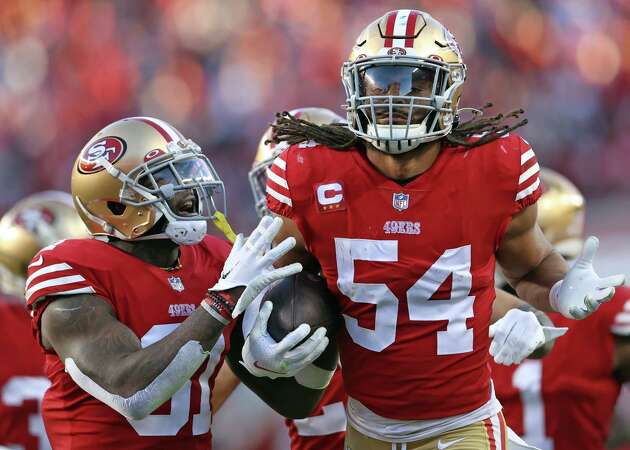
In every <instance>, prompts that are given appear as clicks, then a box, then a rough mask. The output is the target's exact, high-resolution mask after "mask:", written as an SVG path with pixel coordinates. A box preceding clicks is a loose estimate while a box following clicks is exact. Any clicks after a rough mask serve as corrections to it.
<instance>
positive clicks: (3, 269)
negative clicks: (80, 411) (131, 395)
mask: <svg viewBox="0 0 630 450" xmlns="http://www.w3.org/2000/svg"><path fill="white" fill-rule="evenodd" d="M86 235H87V230H86V229H85V226H84V225H83V222H81V220H80V219H79V216H78V215H77V214H76V212H75V211H74V207H73V206H72V198H71V197H70V194H67V193H65V192H58V191H48V192H41V193H37V194H33V195H31V196H29V197H27V198H25V199H23V200H21V201H19V202H18V203H17V204H16V205H15V206H13V207H12V208H11V209H10V210H9V211H7V213H6V214H5V215H4V216H3V217H2V220H0V316H1V317H2V324H3V325H2V326H3V333H2V335H0V354H1V355H2V364H1V365H0V445H6V446H9V447H13V448H15V447H17V448H21V449H24V450H42V449H50V444H49V442H48V437H47V436H46V431H45V430H44V423H43V421H42V418H41V413H40V404H41V401H42V397H43V396H44V392H45V391H46V389H47V388H48V386H49V384H50V382H49V381H48V379H47V378H46V376H45V375H44V357H43V354H42V352H41V349H40V348H39V347H38V346H37V345H36V344H35V342H34V341H33V334H32V331H31V321H30V317H29V315H28V312H27V311H26V308H25V305H24V283H25V282H26V268H27V266H28V263H29V261H30V260H31V258H32V257H33V256H34V255H35V253H37V252H38V251H39V250H40V249H41V248H42V247H45V246H46V245H50V244H53V243H54V242H57V241H59V240H61V239H64V238H71V237H76V238H78V237H82V236H86ZM16 355H17V356H16Z"/></svg>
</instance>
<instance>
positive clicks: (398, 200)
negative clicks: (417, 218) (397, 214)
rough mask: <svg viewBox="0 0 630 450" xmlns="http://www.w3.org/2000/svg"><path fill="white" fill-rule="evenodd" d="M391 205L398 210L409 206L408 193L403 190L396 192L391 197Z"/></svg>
mask: <svg viewBox="0 0 630 450" xmlns="http://www.w3.org/2000/svg"><path fill="white" fill-rule="evenodd" d="M392 206H393V207H394V209H396V210H398V211H403V210H405V209H407V208H409V194H405V193H403V192H401V193H399V194H396V193H394V196H393V197H392Z"/></svg>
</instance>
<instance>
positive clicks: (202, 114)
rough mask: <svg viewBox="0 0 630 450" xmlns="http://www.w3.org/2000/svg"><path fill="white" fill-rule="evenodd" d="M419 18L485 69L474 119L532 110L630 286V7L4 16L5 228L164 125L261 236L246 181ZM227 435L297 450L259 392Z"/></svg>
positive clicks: (305, 8)
mask: <svg viewBox="0 0 630 450" xmlns="http://www.w3.org/2000/svg"><path fill="white" fill-rule="evenodd" d="M404 7H412V8H420V9H425V10H427V11H428V12H430V13H431V14H432V15H433V16H434V17H436V18H437V19H438V20H440V21H442V22H443V23H444V24H445V25H446V26H447V27H449V28H450V30H451V31H452V32H453V33H454V34H455V37H456V38H457V40H458V41H459V43H460V45H461V47H462V49H463V52H464V57H465V61H466V63H467V65H468V67H469V79H468V82H467V85H466V88H465V92H464V96H463V104H464V105H465V106H480V105H482V104H483V103H485V102H486V101H492V102H493V103H494V105H495V108H494V109H493V110H492V111H497V112H498V111H507V110H510V109H514V108H519V107H522V108H524V109H525V110H526V116H527V117H528V118H529V120H530V124H529V125H528V126H527V127H526V128H524V129H523V130H522V131H521V132H522V135H523V136H524V137H525V138H526V139H527V140H528V141H529V142H531V143H532V144H533V146H534V149H535V150H536V152H537V155H538V158H539V160H540V161H541V163H542V164H543V165H545V166H548V167H552V168H554V169H556V170H558V171H560V172H561V173H563V174H565V175H567V176H568V177H569V178H571V179H572V180H573V181H574V182H575V183H576V184H577V185H578V186H579V187H580V188H581V189H582V190H583V192H584V193H585V195H586V197H587V232H588V233H592V234H596V235H598V236H599V237H600V238H601V241H602V248H601V252H600V254H599V256H598V263H599V267H600V269H601V271H602V273H605V274H606V273H612V272H613V271H623V272H625V273H627V274H630V233H629V227H630V89H629V85H630V45H628V43H629V42H630V1H629V0H571V1H565V0H545V1H531V0H518V1H516V0H509V1H508V0H477V1H466V0H442V1H440V2H437V1H433V2H429V1H404V0H400V1H396V2H392V1H369V0H354V1H341V0H294V1H287V0H259V1H253V0H251V1H248V0H233V1H223V0H155V1H124V0H119V1H71V0H11V1H4V2H2V5H1V6H0V212H2V211H4V210H6V209H7V208H8V207H10V205H11V204H12V203H13V202H15V201H16V200H18V199H19V198H21V197H23V196H25V195H27V194H30V193H33V192H36V191H39V190H44V189H61V190H69V173H70V169H71V165H72V162H73V161H74V159H75V157H76V155H77V153H78V151H79V150H80V148H81V147H82V146H83V144H84V143H85V142H86V141H87V140H88V139H89V138H90V137H91V136H92V135H93V134H94V133H95V132H96V131H98V129H100V128H101V127H102V126H103V125H105V124H106V123H108V122H110V121H113V120H115V119H118V118H121V117H124V116H130V115H149V116H156V117H159V118H162V119H164V120H167V121H169V122H171V123H172V124H174V125H175V126H176V127H178V128H179V129H180V130H181V131H182V132H183V133H184V134H185V135H187V136H189V137H191V138H192V139H193V140H195V141H196V142H197V143H199V144H200V145H201V146H202V148H204V149H205V151H206V153H207V155H208V156H209V157H210V159H211V161H212V162H213V163H214V165H215V167H216V168H217V170H218V171H219V174H220V175H221V177H222V178H223V180H224V182H225V184H226V186H227V194H228V217H229V219H230V221H231V222H232V224H233V226H234V227H235V228H236V229H238V230H244V231H247V230H249V229H251V228H252V227H253V225H254V224H255V222H256V217H255V214H254V208H253V201H252V197H251V194H250V190H249V184H248V183H247V178H246V177H247V171H248V169H249V166H250V164H251V160H252V158H253V156H254V153H255V150H256V145H257V143H258V139H259V138H260V135H261V133H262V132H263V130H264V129H265V128H266V126H267V125H268V123H269V122H270V121H271V120H273V115H274V113H275V112H276V111H281V110H286V109H292V108H296V107H301V106H323V107H327V108H330V109H333V110H335V111H338V112H339V111H340V108H339V105H340V104H341V103H342V101H343V99H344V94H343V89H342V87H341V83H340V80H339V68H340V64H341V62H342V61H343V60H344V59H345V57H346V56H347V53H348V50H349V49H350V47H351V45H352V42H353V40H354V38H355V37H356V35H357V34H358V32H359V31H360V30H361V28H362V27H363V26H365V25H366V24H367V23H369V22H370V21H371V20H373V19H374V18H376V17H378V16H380V15H382V14H383V13H384V12H386V11H388V10H391V9H395V8H404ZM628 403H630V402H628ZM626 409H629V410H630V406H627V407H626ZM628 417H630V414H628ZM629 420H630V419H626V422H625V425H626V427H625V428H626V429H628V428H630V422H628V421H629ZM244 423H246V424H247V425H245V426H244V425H243V424H244ZM250 428H251V431H250ZM213 429H214V431H215V434H216V436H215V444H216V447H215V448H216V449H217V450H229V449H244V448H251V449H256V446H255V445H254V444H253V443H252V440H256V441H258V439H254V436H259V435H263V434H265V435H268V436H269V439H270V440H271V441H273V440H274V439H277V440H276V441H275V443H273V444H272V446H271V447H270V448H274V449H281V448H284V446H285V445H286V437H285V433H284V430H283V428H282V426H281V420H280V419H279V418H278V417H277V416H274V415H269V414H266V410H265V409H264V407H263V406H262V405H260V403H259V402H257V401H256V400H255V399H252V397H251V396H249V395H247V393H245V392H244V391H239V392H238V393H237V395H236V397H235V398H233V399H231V400H230V402H229V403H228V404H227V406H226V407H225V409H224V410H222V411H221V412H220V413H219V414H218V415H217V418H216V422H215V426H213ZM244 430H247V432H246V433H243V431H244ZM235 431H236V433H235ZM260 442H261V446H260V449H259V450H262V449H263V448H266V447H264V445H265V444H263V443H262V442H263V439H261V440H260Z"/></svg>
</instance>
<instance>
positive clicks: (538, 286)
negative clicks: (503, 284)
mask: <svg viewBox="0 0 630 450" xmlns="http://www.w3.org/2000/svg"><path fill="white" fill-rule="evenodd" d="M567 271H568V266H567V263H566V261H565V260H564V258H563V257H562V256H560V254H559V253H557V252H555V251H552V252H550V253H549V254H548V255H547V256H546V257H545V258H544V259H543V260H542V261H541V262H540V264H538V266H536V267H535V268H534V269H533V270H531V271H530V272H528V273H527V274H525V275H524V276H522V277H519V278H513V277H510V276H509V274H507V278H508V281H509V282H510V284H511V285H512V287H514V289H515V290H516V292H517V294H518V296H519V297H520V298H521V299H523V300H525V301H526V302H527V303H529V304H530V305H532V306H533V307H534V308H536V309H539V310H541V311H554V309H553V308H552V307H551V304H550V301H549V292H550V290H551V288H552V287H553V285H554V284H556V282H557V281H559V280H562V279H563V278H564V276H565V274H566V273H567Z"/></svg>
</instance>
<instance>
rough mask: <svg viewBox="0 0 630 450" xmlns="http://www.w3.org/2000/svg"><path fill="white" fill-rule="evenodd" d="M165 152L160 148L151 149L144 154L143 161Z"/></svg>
mask: <svg viewBox="0 0 630 450" xmlns="http://www.w3.org/2000/svg"><path fill="white" fill-rule="evenodd" d="M165 153H166V152H165V151H164V150H162V149H161V148H156V149H153V150H151V151H150V152H148V153H147V154H146V155H144V162H149V161H151V160H152V159H155V158H157V157H158V156H162V155H163V154H165Z"/></svg>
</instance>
